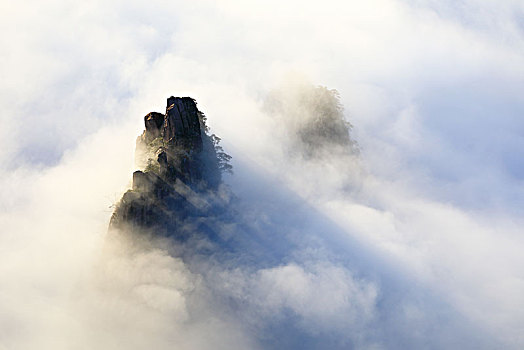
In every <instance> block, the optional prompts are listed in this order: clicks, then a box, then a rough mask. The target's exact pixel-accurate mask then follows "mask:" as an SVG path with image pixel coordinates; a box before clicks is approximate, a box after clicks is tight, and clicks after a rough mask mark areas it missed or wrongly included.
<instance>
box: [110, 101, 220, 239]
mask: <svg viewBox="0 0 524 350" xmlns="http://www.w3.org/2000/svg"><path fill="white" fill-rule="evenodd" d="M144 124H145V130H144V132H143V133H142V135H141V136H139V137H138V139H137V147H136V155H135V156H136V162H137V165H138V166H139V167H140V168H141V170H137V171H135V172H134V173H133V186H132V189H130V190H129V191H127V192H126V193H125V194H124V196H123V197H122V199H121V201H120V202H119V203H118V205H117V207H116V209H115V212H114V213H113V216H112V217H111V222H110V231H111V230H122V229H129V228H133V230H135V231H136V230H150V229H153V230H155V232H156V233H157V234H163V235H170V236H172V235H179V236H181V234H180V232H181V231H183V230H182V226H183V225H184V222H185V221H186V219H187V218H189V217H191V218H193V219H194V218H198V217H203V216H205V215H208V214H209V211H211V210H215V211H216V210H217V207H220V205H217V203H216V201H215V199H216V198H217V196H216V195H214V194H215V193H216V192H217V191H218V189H219V187H220V184H221V173H220V169H219V159H218V157H217V152H216V148H217V149H219V150H220V152H222V148H221V147H219V146H218V145H217V141H216V140H217V139H218V138H217V137H216V136H214V135H212V136H210V135H208V134H207V127H206V125H205V116H204V115H203V113H201V112H200V111H199V110H198V108H197V105H196V103H195V101H194V100H193V99H192V98H190V97H170V98H168V99H167V107H166V113H165V114H161V113H157V112H151V113H149V114H147V115H146V116H145V117H144ZM214 201H215V202H214ZM193 221H194V220H193ZM178 238H180V237H178Z"/></svg>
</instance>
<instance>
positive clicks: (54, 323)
mask: <svg viewBox="0 0 524 350" xmlns="http://www.w3.org/2000/svg"><path fill="white" fill-rule="evenodd" d="M0 16H1V17H2V21H1V24H0V26H1V28H2V31H1V33H2V34H0V45H1V47H2V48H3V50H2V53H1V54H0V76H1V77H2V83H1V84H0V89H1V93H0V110H1V111H2V113H1V116H0V123H1V127H0V142H1V143H0V145H1V147H0V162H1V164H2V166H1V167H0V227H1V230H0V279H1V283H0V349H2V350H3V349H72V348H74V349H93V348H100V349H123V348H125V349H145V348H156V349H168V348H169V349H171V348H173V347H175V348H177V349H232V348H237V349H251V348H252V349H259V348H268V349H269V348H275V349H276V348H280V349H281V348H300V349H307V348H311V349H336V348H341V349H346V348H356V349H406V348H408V349H409V348H411V349H424V348H426V349H452V348H457V349H458V348H460V349H467V348H471V349H479V348H486V349H492V348H508V349H519V348H522V346H524V338H523V336H522V331H521V330H522V329H523V327H524V311H522V310H524V257H523V255H522V253H521V251H522V247H524V236H523V229H522V228H523V227H524V226H523V224H524V222H523V219H522V217H523V214H524V210H523V209H524V182H523V179H524V165H523V163H522V159H524V119H523V118H522V114H523V112H524V100H523V99H522V97H521V91H523V88H524V24H523V23H524V5H523V4H522V2H520V1H512V0H507V1H473V0H464V1H431V0H417V1H415V0H412V1H409V0H407V1H399V0H372V1H366V2H357V1H350V2H342V1H322V2H315V3H313V2H304V1H293V0H291V1H265V2H263V3H262V2H260V3H259V2H254V1H243V2H240V1H233V0H231V1H220V2H215V1H199V2H189V1H185V2H180V1H160V0H159V1H155V0H153V1H147V2H145V1H144V2H142V1H111V2H106V1H91V2H88V3H83V4H79V3H76V4H74V3H71V2H65V1H52V0H50V1H45V2H39V1H25V2H23V3H17V4H14V3H9V2H4V3H3V4H2V14H1V15H0ZM311 85H313V86H314V85H323V86H327V87H328V88H330V89H337V90H338V92H339V93H340V99H341V102H342V104H343V105H344V107H345V113H346V117H347V119H348V120H349V121H350V122H351V124H352V125H353V126H354V127H353V129H352V137H353V139H354V140H356V141H357V142H358V144H359V149H360V154H359V156H358V157H348V156H344V155H340V154H334V155H331V156H329V155H326V156H325V157H323V158H320V159H303V158H301V157H297V156H296V154H293V152H290V151H289V150H290V148H292V147H291V146H292V144H291V142H290V135H291V134H293V132H294V130H295V129H294V128H295V127H296V125H299V124H300V120H301V119H300V113H288V114H286V115H279V114H278V113H277V114H274V113H273V114H272V113H269V112H268V111H267V99H268V96H271V95H272V94H274V93H275V92H276V93H277V94H278V96H281V98H282V101H284V102H283V103H284V104H286V105H287V106H288V111H290V110H294V109H297V108H299V104H297V102H296V99H295V97H296V94H297V93H299V92H300V91H301V90H302V89H304V87H307V86H311ZM171 95H174V96H191V97H193V98H195V99H196V100H197V102H198V106H199V108H200V109H201V110H202V111H203V112H204V113H206V115H207V116H208V124H209V126H210V127H211V129H212V132H214V133H216V134H217V135H219V136H220V137H221V138H222V139H223V142H222V144H223V146H224V148H225V150H226V151H227V152H228V153H230V154H231V155H232V156H233V166H234V170H235V174H234V175H233V176H227V177H226V178H225V181H226V182H227V183H228V185H229V186H230V187H231V190H232V192H234V193H235V195H236V196H237V197H238V198H239V201H240V204H238V208H237V212H238V213H239V214H238V215H239V217H240V218H241V219H242V220H244V221H245V222H247V223H249V227H250V229H249V230H244V231H243V230H242V227H243V226H242V225H239V226H240V227H223V228H221V229H222V230H223V234H224V235H227V233H228V232H229V231H230V232H232V233H231V234H239V232H240V233H242V232H245V233H246V234H249V235H248V238H247V239H245V242H246V243H245V244H246V245H245V248H246V251H247V250H248V249H253V250H255V251H254V252H251V251H249V254H248V253H247V252H246V253H245V254H244V253H242V252H240V253H239V254H238V255H233V256H226V257H212V258H209V257H198V256H197V257H194V258H193V259H191V260H190V262H188V261H183V260H182V259H181V258H180V257H179V256H178V255H177V252H178V251H179V249H180V247H177V246H176V245H175V244H173V243H172V242H171V243H170V242H166V241H162V242H138V243H129V242H118V243H115V244H114V245H108V244H107V242H106V241H105V237H106V231H107V225H108V222H109V218H110V216H111V213H112V211H113V208H114V204H115V203H116V202H117V201H118V200H119V198H120V197H121V195H122V193H123V192H124V191H125V190H126V189H127V188H129V187H130V180H131V174H132V171H133V170H134V164H133V152H134V147H135V139H136V136H138V135H139V133H140V132H141V131H142V129H143V124H142V123H143V121H142V117H143V116H144V115H145V114H147V113H148V112H150V111H159V112H163V109H164V108H165V105H164V104H165V99H166V98H167V97H168V96H171ZM228 230H229V231H228ZM251 237H254V238H256V240H257V242H258V243H257V244H253V243H251ZM255 248H256V249H255ZM244 255H245V256H244Z"/></svg>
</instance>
